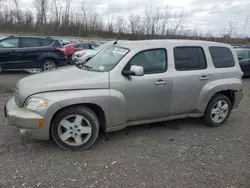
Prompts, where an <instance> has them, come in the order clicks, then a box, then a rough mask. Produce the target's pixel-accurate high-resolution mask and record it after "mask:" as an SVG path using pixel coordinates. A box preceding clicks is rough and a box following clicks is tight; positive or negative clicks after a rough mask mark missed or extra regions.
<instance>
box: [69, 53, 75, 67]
mask: <svg viewBox="0 0 250 188" xmlns="http://www.w3.org/2000/svg"><path fill="white" fill-rule="evenodd" d="M67 58H68V64H70V65H75V62H74V61H73V60H72V55H69V56H68V57H67Z"/></svg>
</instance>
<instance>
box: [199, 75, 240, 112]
mask: <svg viewBox="0 0 250 188" xmlns="http://www.w3.org/2000/svg"><path fill="white" fill-rule="evenodd" d="M242 89H243V86H242V81H241V80H240V79H238V78H227V79H221V80H216V81H212V82H209V83H208V84H206V85H205V86H204V87H203V89H202V91H201V94H200V96H199V99H198V101H197V105H196V107H197V109H198V110H199V111H201V112H202V113H204V112H205V110H206V107H207V105H208V103H209V101H210V99H211V98H212V97H213V96H214V94H216V93H218V92H220V91H226V90H231V91H241V90H242Z"/></svg>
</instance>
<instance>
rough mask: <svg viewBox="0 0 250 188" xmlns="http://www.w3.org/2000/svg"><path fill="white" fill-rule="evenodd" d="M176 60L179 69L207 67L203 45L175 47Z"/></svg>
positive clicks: (176, 66)
mask: <svg viewBox="0 0 250 188" xmlns="http://www.w3.org/2000/svg"><path fill="white" fill-rule="evenodd" d="M174 61H175V69H176V70H177V71H191V70H202V69H206V68H207V62H206V57H205V54H204V51H203V49H202V48H201V47H175V48H174Z"/></svg>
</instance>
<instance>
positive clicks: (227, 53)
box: [209, 46, 235, 68]
mask: <svg viewBox="0 0 250 188" xmlns="http://www.w3.org/2000/svg"><path fill="white" fill-rule="evenodd" d="M209 51H210V54H211V56H212V59H213V63H214V67H215V68H227V67H234V65H235V62H234V57H233V54H232V52H231V50H230V49H229V48H226V47H217V46H211V47H209Z"/></svg>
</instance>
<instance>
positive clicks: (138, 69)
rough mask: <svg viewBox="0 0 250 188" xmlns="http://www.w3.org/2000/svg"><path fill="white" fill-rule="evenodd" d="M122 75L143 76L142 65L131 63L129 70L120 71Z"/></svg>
mask: <svg viewBox="0 0 250 188" xmlns="http://www.w3.org/2000/svg"><path fill="white" fill-rule="evenodd" d="M122 75H123V76H143V75H144V70H143V67H142V66H137V65H132V66H131V67H130V70H129V71H128V70H123V71H122Z"/></svg>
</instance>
